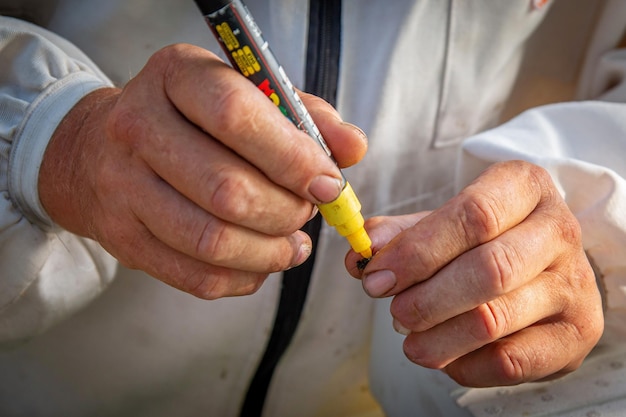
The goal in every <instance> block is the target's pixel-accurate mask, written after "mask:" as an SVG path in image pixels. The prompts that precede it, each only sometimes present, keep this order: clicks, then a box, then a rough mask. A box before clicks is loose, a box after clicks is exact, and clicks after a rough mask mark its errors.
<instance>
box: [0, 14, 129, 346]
mask: <svg viewBox="0 0 626 417" xmlns="http://www.w3.org/2000/svg"><path fill="white" fill-rule="evenodd" d="M0 62H1V63H2V65H0V346H2V345H5V346H6V345H8V344H13V343H16V342H20V341H22V340H24V339H27V338H29V337H32V336H34V335H36V334H38V333H40V332H42V331H43V330H45V329H46V328H48V327H50V326H51V325H53V324H54V323H56V322H58V321H59V320H61V319H62V318H64V317H66V316H68V315H70V314H72V313H73V312H75V311H76V310H78V309H79V308H81V307H82V306H84V305H85V304H86V303H88V302H89V301H90V300H91V299H93V298H94V297H96V296H97V295H98V294H99V293H100V292H101V291H102V290H103V289H104V288H105V287H106V285H107V284H108V283H109V282H110V281H111V280H112V279H113V275H114V273H115V269H116V267H117V264H116V262H115V260H114V259H113V258H112V257H111V256H110V255H108V254H107V253H106V252H105V251H104V250H103V249H102V248H101V247H100V246H99V245H98V244H96V243H95V242H93V241H91V240H89V239H84V238H80V237H77V236H75V235H72V234H70V233H68V232H66V231H64V230H62V229H60V228H59V227H58V226H55V225H54V224H53V222H52V221H51V220H50V218H49V217H48V215H47V214H46V212H45V210H44V209H43V207H42V205H41V203H40V201H39V197H38V193H37V178H38V174H39V167H40V165H41V160H42V157H43V154H44V151H45V149H46V146H47V144H48V141H49V139H50V137H51V136H52V134H53V133H54V130H55V129H56V127H57V125H58V124H59V122H60V121H61V120H62V118H63V117H64V115H65V114H66V113H67V112H68V111H69V110H70V109H71V108H72V107H73V106H74V105H75V104H76V103H77V102H78V101H79V100H80V99H81V98H82V97H84V96H85V95H87V94H88V93H90V92H91V91H94V90H95V89H98V88H102V87H107V86H110V85H111V83H110V81H109V80H108V79H107V77H106V76H104V75H103V74H102V73H101V72H100V71H99V70H98V69H97V67H96V66H95V65H94V64H93V63H92V62H91V61H90V60H89V59H88V58H87V57H86V56H84V55H83V54H82V53H81V52H80V51H79V50H78V49H77V48H76V47H74V46H72V45H71V44H70V43H69V42H67V41H65V40H63V39H61V38H60V37H58V36H56V35H54V34H52V33H50V32H48V31H45V30H44V29H42V28H39V27H37V26H34V25H31V24H29V23H26V22H23V21H20V20H17V19H13V18H9V17H3V16H0Z"/></svg>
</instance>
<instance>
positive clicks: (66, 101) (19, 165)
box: [8, 71, 111, 228]
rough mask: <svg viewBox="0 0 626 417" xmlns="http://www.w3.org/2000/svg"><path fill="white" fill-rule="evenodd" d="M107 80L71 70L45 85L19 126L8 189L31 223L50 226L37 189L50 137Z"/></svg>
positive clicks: (10, 161)
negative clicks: (64, 75) (88, 95)
mask: <svg viewBox="0 0 626 417" xmlns="http://www.w3.org/2000/svg"><path fill="white" fill-rule="evenodd" d="M109 86H111V84H110V83H108V82H106V81H104V80H102V79H101V78H98V77H97V76H96V75H94V74H90V73H88V72H81V71H79V72H74V73H71V74H69V75H67V76H66V77H64V78H62V79H60V80H58V81H57V82H55V83H53V84H51V85H50V86H48V88H46V89H45V90H44V91H43V92H42V93H41V94H40V95H39V97H38V98H37V99H36V100H35V101H34V102H33V103H32V104H31V106H30V109H29V111H28V113H27V114H26V116H25V117H24V119H23V121H22V123H21V124H20V126H19V127H18V131H17V132H16V134H15V138H14V141H13V149H12V151H11V156H10V159H9V178H8V179H9V193H10V195H11V197H12V199H13V200H14V203H15V204H16V205H17V207H18V208H19V209H20V210H21V211H22V213H23V214H24V215H25V216H26V217H27V218H28V219H29V220H30V221H31V222H33V223H35V224H37V225H39V226H41V227H45V228H50V227H52V225H53V221H52V220H51V219H50V217H49V216H48V214H47V213H46V211H45V209H44V208H43V206H42V204H41V201H40V200H39V193H38V177H39V169H40V167H41V162H42V160H43V155H44V153H45V151H46V147H47V146H48V142H49V141H50V138H51V137H52V135H53V134H54V131H55V130H56V128H57V126H58V125H59V123H60V122H61V120H63V118H64V117H65V115H66V114H67V113H68V112H69V111H70V110H71V109H72V108H73V107H74V106H75V105H76V103H78V101H80V100H81V99H82V98H83V97H85V96H86V95H87V94H89V93H91V92H92V91H94V90H97V89H99V88H104V87H109Z"/></svg>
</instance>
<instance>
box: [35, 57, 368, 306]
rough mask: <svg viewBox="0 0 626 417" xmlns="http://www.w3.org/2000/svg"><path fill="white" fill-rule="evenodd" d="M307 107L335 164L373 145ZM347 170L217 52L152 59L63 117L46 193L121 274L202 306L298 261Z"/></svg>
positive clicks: (61, 218) (318, 105)
mask: <svg viewBox="0 0 626 417" xmlns="http://www.w3.org/2000/svg"><path fill="white" fill-rule="evenodd" d="M302 98H303V101H305V103H306V105H307V106H309V111H310V113H311V115H312V117H313V118H314V119H316V122H317V123H318V127H319V128H320V130H321V131H322V133H323V134H324V135H325V137H326V138H327V139H328V145H329V147H330V148H331V149H332V150H333V152H334V157H335V159H336V160H337V162H338V164H339V165H340V166H344V165H350V164H353V163H355V162H357V161H358V160H360V159H361V157H362V156H363V154H364V153H365V150H366V141H365V140H364V135H363V134H362V132H360V130H358V129H357V128H356V127H354V126H352V125H348V124H345V123H342V122H341V120H340V118H339V116H338V115H337V113H336V112H335V111H334V110H333V109H332V108H331V106H329V105H328V104H327V103H325V102H323V100H321V99H318V98H315V97H312V96H310V95H307V94H303V97H302ZM340 186H341V184H340V173H339V170H338V168H337V166H336V165H335V164H334V163H333V161H332V160H331V159H330V158H328V156H327V155H326V154H325V153H324V151H323V150H322V148H321V147H320V146H319V145H318V144H317V143H316V142H315V141H314V140H312V139H311V138H310V137H309V136H308V135H307V134H306V133H304V132H302V131H300V130H298V129H297V128H296V127H295V126H294V125H293V124H292V123H291V122H290V121H289V120H288V119H287V118H286V117H285V116H283V115H282V114H281V113H280V111H279V110H278V109H277V108H276V107H275V106H274V104H273V103H272V102H271V101H270V100H268V99H267V97H266V96H265V95H264V94H263V93H262V92H261V91H259V90H258V89H257V88H256V87H255V86H254V85H253V84H252V83H251V82H250V81H248V80H247V79H245V78H244V77H243V76H241V75H240V74H238V73H237V72H236V71H234V70H233V69H231V68H230V67H229V66H227V65H226V64H224V63H223V62H222V61H221V60H220V59H219V58H217V57H216V56H215V55H213V54H211V53H210V52H207V51H205V50H202V49H200V48H196V47H192V46H190V45H176V46H171V47H167V48H164V49H163V50H161V51H159V52H157V53H156V54H155V55H154V56H153V57H152V58H151V59H150V60H149V61H148V63H147V64H146V66H145V68H144V69H143V70H142V71H141V72H140V73H139V74H138V75H137V76H136V77H135V78H134V79H133V80H131V81H130V82H129V83H128V85H127V86H125V88H124V89H123V90H119V89H102V90H97V91H96V92H94V93H92V94H90V95H88V96H87V97H85V98H84V99H83V100H82V101H81V102H80V103H78V105H77V106H76V107H75V108H74V109H73V110H72V111H71V112H70V113H69V114H68V115H67V116H66V118H65V119H64V120H63V122H62V123H61V125H60V126H59V128H58V129H57V131H56V132H55V135H54V137H53V138H52V141H51V143H50V145H49V147H48V149H47V150H46V154H45V156H44V160H43V163H42V167H41V171H40V178H39V192H40V198H41V201H42V204H43V205H44V207H45V208H46V210H47V212H48V213H49V214H50V216H51V218H52V219H53V220H54V221H55V222H56V223H58V224H59V225H61V226H62V227H64V228H66V229H68V230H70V231H72V232H74V233H76V234H79V235H82V236H86V237H89V238H92V239H94V240H96V241H98V242H99V243H100V244H101V245H102V246H103V247H104V248H105V249H107V250H108V251H109V252H110V253H111V254H112V255H114V256H115V257H116V258H117V259H118V260H119V261H120V262H121V263H122V264H124V265H126V266H128V267H130V268H134V269H142V270H144V271H146V272H147V273H149V274H151V275H152V276H154V277H156V278H158V279H160V280H162V281H164V282H166V283H167V284H169V285H172V286H174V287H176V288H179V289H181V290H183V291H186V292H189V293H192V294H194V295H196V296H198V297H201V298H207V299H213V298H218V297H223V296H229V295H243V294H250V293H252V292H254V291H256V289H258V288H259V286H260V285H261V284H262V282H263V281H264V279H265V278H266V277H267V275H268V273H270V272H274V271H280V270H284V269H287V268H290V267H293V266H295V265H298V264H300V263H302V262H303V261H304V260H306V258H307V257H308V255H309V253H310V250H311V242H310V238H309V237H308V236H307V235H306V234H305V233H304V232H301V231H299V230H298V229H299V228H300V227H301V226H302V225H303V224H304V223H305V222H306V221H307V219H309V218H310V217H311V215H312V213H313V212H314V208H313V207H314V206H313V204H312V203H317V202H328V201H331V200H333V199H334V198H335V197H336V196H337V195H338V194H339V192H340Z"/></svg>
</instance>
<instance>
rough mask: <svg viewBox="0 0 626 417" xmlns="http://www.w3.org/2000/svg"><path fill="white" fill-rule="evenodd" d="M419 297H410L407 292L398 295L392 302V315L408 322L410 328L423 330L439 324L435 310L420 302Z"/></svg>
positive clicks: (403, 321) (417, 330)
mask: <svg viewBox="0 0 626 417" xmlns="http://www.w3.org/2000/svg"><path fill="white" fill-rule="evenodd" d="M419 299H420V298H419V297H408V296H406V295H405V294H400V295H398V296H396V297H395V298H394V299H393V301H392V302H391V315H392V316H393V317H395V318H397V319H398V320H399V321H400V322H402V323H407V324H408V325H409V327H410V330H412V331H416V332H422V331H425V330H428V329H430V328H432V327H434V326H436V325H437V324H438V322H437V320H436V318H435V315H434V312H433V310H432V309H431V308H430V307H429V306H428V305H427V304H426V303H420V302H419Z"/></svg>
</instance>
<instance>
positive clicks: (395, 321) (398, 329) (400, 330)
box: [393, 317, 411, 336]
mask: <svg viewBox="0 0 626 417" xmlns="http://www.w3.org/2000/svg"><path fill="white" fill-rule="evenodd" d="M393 329H394V330H395V331H396V332H398V333H400V334H401V335H403V336H408V335H409V334H411V331H410V330H409V329H407V328H406V327H404V326H403V325H401V324H400V322H399V321H398V319H396V318H395V317H394V319H393Z"/></svg>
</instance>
